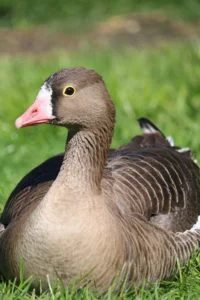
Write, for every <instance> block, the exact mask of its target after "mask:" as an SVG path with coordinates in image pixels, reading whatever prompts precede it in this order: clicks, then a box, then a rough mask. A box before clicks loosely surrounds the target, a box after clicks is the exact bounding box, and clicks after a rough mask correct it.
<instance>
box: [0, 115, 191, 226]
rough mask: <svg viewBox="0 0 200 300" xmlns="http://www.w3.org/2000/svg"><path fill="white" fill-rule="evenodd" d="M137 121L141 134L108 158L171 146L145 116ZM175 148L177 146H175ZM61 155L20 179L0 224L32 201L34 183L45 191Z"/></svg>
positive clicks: (17, 213)
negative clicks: (146, 148) (160, 146)
mask: <svg viewBox="0 0 200 300" xmlns="http://www.w3.org/2000/svg"><path fill="white" fill-rule="evenodd" d="M138 122H139V125H140V127H141V129H142V130H143V132H144V133H143V134H142V135H137V136H135V137H134V138H132V139H131V141H130V142H129V143H127V144H125V145H123V146H121V147H120V148H119V149H117V150H116V149H110V150H109V154H108V160H111V159H113V158H114V157H115V154H117V155H119V153H120V152H119V150H125V149H126V150H127V151H129V152H131V151H135V150H138V149H140V148H144V147H149V146H151V147H152V146H154V145H166V146H173V145H172V144H170V143H171V140H172V138H170V142H169V141H168V138H165V136H164V134H163V133H162V132H161V131H160V130H159V129H158V128H157V127H156V126H155V125H154V124H153V123H152V122H151V121H149V120H148V119H146V118H140V119H138ZM177 149H179V148H178V147H177ZM63 157H64V153H61V154H58V155H56V156H53V157H51V158H49V159H47V160H46V161H45V162H43V163H42V164H40V165H39V166H37V167H36V168H34V169H33V170H31V171H30V172H29V173H28V174H27V175H25V176H24V177H23V178H22V179H21V180H20V182H19V183H18V184H17V186H16V187H15V188H14V190H13V191H12V193H11V194H10V196H9V198H8V200H7V203H6V205H5V208H4V211H3V213H2V215H1V216H0V224H1V226H4V227H6V226H8V224H9V223H10V222H11V221H13V220H14V219H15V218H17V217H18V216H19V214H20V213H21V211H22V210H24V208H25V207H28V206H29V205H31V203H32V201H34V198H33V197H29V193H32V188H34V187H35V186H36V185H37V187H39V185H40V184H42V186H43V189H46V192H47V190H48V189H49V188H50V186H51V184H52V183H53V181H54V180H55V179H56V177H57V175H58V172H59V170H60V167H61V165H62V161H63ZM27 199H28V201H27ZM165 217H166V215H165ZM2 228H3V227H2ZM186 229H187V228H186ZM172 230H173V229H172Z"/></svg>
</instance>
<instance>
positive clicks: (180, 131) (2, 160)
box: [0, 42, 200, 299]
mask: <svg viewBox="0 0 200 300" xmlns="http://www.w3.org/2000/svg"><path fill="white" fill-rule="evenodd" d="M0 65H1V68H0V129H1V138H0V165H1V168H0V178H1V180H0V207H1V208H3V205H4V203H5V201H6V199H7V197H8V195H9V193H10V192H11V190H12V189H13V188H14V186H15V185H16V183H17V182H18V181H19V179H20V178H21V177H22V176H23V175H24V174H26V173H27V172H28V171H29V170H30V169H31V168H33V167H34V166H36V165H38V164H39V163H40V162H42V161H43V160H44V159H46V158H48V157H50V156H52V155H53V154H57V153H59V152H62V151H63V150H64V145H65V138H66V130H65V129H63V128H57V127H54V126H50V125H42V126H38V127H32V128H25V129H21V130H16V129H15V127H14V121H15V119H16V118H17V117H18V116H19V115H20V114H21V113H22V112H23V111H24V110H25V109H26V108H27V107H28V106H29V105H30V104H31V103H32V102H33V100H34V99H35V97H36V94H37V92H38V90H39V87H40V85H41V84H42V82H43V80H45V79H46V77H48V76H49V75H50V74H51V73H52V72H55V71H57V70H58V69H60V68H63V67H71V66H84V67H89V68H94V69H96V70H97V71H98V72H99V73H100V74H102V75H103V78H104V79H105V82H106V84H107V86H108V90H109V91H110V94H111V95H112V98H113V101H114V103H115V105H116V110H117V121H116V129H115V135H114V138H113V146H114V147H117V146H119V145H121V144H123V143H125V142H127V141H128V140H129V139H130V138H131V137H132V136H134V135H135V134H138V133H140V130H139V127H138V125H137V121H136V120H137V118H139V117H141V116H145V117H148V118H150V119H151V120H152V121H153V122H155V124H156V125H157V126H158V127H159V128H161V129H162V130H163V132H164V133H165V134H166V135H172V136H173V137H174V139H175V142H176V144H178V145H180V146H190V147H191V148H192V149H193V150H194V152H195V154H196V157H197V159H200V142H199V124H200V113H199V111H200V85H199V82H200V68H199V65H200V44H199V43H198V42H194V43H193V44H192V45H188V44H180V45H178V44H175V45H172V46H168V47H167V46H166V47H163V48H159V49H139V50H133V49H122V50H120V52H117V53H115V52H114V51H113V50H111V49H110V50H106V51H105V50H104V51H102V50H101V51H99V52H98V51H97V50H95V51H94V49H91V50H87V51H86V50H85V51H84V49H83V50H82V51H81V52H80V53H77V52H74V53H66V52H65V53H62V52H60V53H54V54H49V55H46V56H38V57H34V56H24V57H23V56H21V57H10V56H7V57H6V56H4V57H3V56H2V57H0ZM199 267H200V257H199V256H196V257H194V259H193V260H192V261H191V262H190V263H189V264H188V266H187V267H186V268H184V269H183V270H180V272H179V275H177V276H176V277H173V279H172V280H171V281H168V282H163V283H161V284H157V285H153V286H152V287H151V288H149V289H148V290H145V289H141V290H139V291H137V290H136V289H132V290H131V291H127V292H124V294H123V299H133V298H134V297H136V298H137V299H199V298H198V297H199V296H198V295H200V285H199V280H200V273H199ZM3 295H4V296H3ZM35 297H36V296H35V294H34V293H33V294H31V293H30V294H28V293H27V285H26V284H22V285H21V286H20V287H19V288H16V287H15V288H13V284H11V283H10V284H9V285H7V284H5V283H2V284H0V299H24V298H28V299H29V298H30V299H35ZM59 297H61V299H95V295H94V294H91V293H90V292H89V291H88V290H87V289H83V290H81V291H79V292H78V294H77V292H75V291H74V290H73V288H72V289H69V290H66V291H63V290H62V288H58V289H55V291H53V290H52V292H51V293H50V294H45V295H43V296H41V297H40V298H39V299H49V298H52V299H59ZM181 297H182V298H181ZM117 298H118V296H117V295H115V294H114V293H113V292H112V290H110V291H109V293H108V295H107V296H105V297H104V298H103V297H102V299H117ZM121 299H122V298H121Z"/></svg>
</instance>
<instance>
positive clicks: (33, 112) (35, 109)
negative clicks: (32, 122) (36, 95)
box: [31, 108, 38, 117]
mask: <svg viewBox="0 0 200 300" xmlns="http://www.w3.org/2000/svg"><path fill="white" fill-rule="evenodd" d="M37 112H38V110H37V108H34V109H33V110H32V111H31V115H32V117H34V116H35V115H36V114H37Z"/></svg>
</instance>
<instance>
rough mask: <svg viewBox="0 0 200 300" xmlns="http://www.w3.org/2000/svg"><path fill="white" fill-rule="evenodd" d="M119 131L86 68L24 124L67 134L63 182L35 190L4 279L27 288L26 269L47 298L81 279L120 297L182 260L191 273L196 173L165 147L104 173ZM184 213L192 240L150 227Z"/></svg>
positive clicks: (122, 153)
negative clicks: (53, 288) (157, 218)
mask: <svg viewBox="0 0 200 300" xmlns="http://www.w3.org/2000/svg"><path fill="white" fill-rule="evenodd" d="M114 122H115V108H114V104H113V102H112V100H111V98H110V96H109V93H108V91H107V88H106V86H105V83H104V81H103V79H102V78H101V76H100V75H99V74H97V73H96V72H95V71H93V70H90V69H84V68H70V69H63V70H60V71H58V72H56V73H54V74H53V75H51V76H50V77H49V78H48V79H47V80H46V81H45V82H44V83H43V85H42V87H41V89H40V91H39V94H38V96H37V98H36V101H35V102H34V103H33V104H32V105H31V107H30V108H29V109H28V110H27V111H26V112H25V113H24V114H23V115H22V116H21V117H19V118H18V119H17V120H16V123H15V124H16V127H17V128H21V127H25V126H31V125H36V124H42V123H49V124H53V125H58V126H62V127H67V128H68V130H69V131H68V137H67V144H66V151H65V154H64V158H63V160H62V164H61V168H60V170H59V172H58V175H57V177H56V179H55V180H54V181H53V183H51V184H50V187H49V188H48V189H47V188H46V186H45V187H44V188H43V186H42V184H40V185H39V187H38V186H37V185H36V186H35V187H34V188H32V190H31V191H30V192H29V193H27V202H29V201H31V202H32V205H29V206H26V207H24V208H22V210H21V213H20V214H19V215H18V216H17V218H15V219H13V220H12V221H11V222H10V223H9V224H8V225H7V226H6V227H5V228H4V229H3V231H2V232H1V235H0V274H1V275H2V276H3V277H4V278H5V279H6V280H9V279H14V278H16V279H18V280H19V278H20V260H21V259H23V261H24V278H25V279H27V278H29V277H30V276H33V277H34V278H35V280H34V281H33V283H32V284H33V286H34V287H37V286H38V284H39V281H41V282H42V284H43V287H44V288H46V289H48V283H47V276H48V278H50V280H51V282H54V281H56V280H57V278H58V277H59V278H60V279H61V280H62V281H63V283H64V285H66V286H67V285H70V284H72V283H74V282H75V281H76V280H77V279H79V278H82V281H81V282H79V283H78V287H82V286H84V285H86V284H88V286H89V287H90V289H94V290H97V291H99V292H101V293H103V292H106V291H107V290H108V288H109V286H110V285H111V284H113V283H114V282H116V279H118V281H119V282H118V284H117V288H119V287H120V286H121V285H122V284H124V282H126V283H127V285H138V286H140V285H141V284H142V283H143V282H144V281H146V282H155V281H157V280H162V279H164V278H168V277H169V276H170V275H171V274H172V272H173V271H174V270H176V262H177V259H179V261H180V263H181V264H184V263H185V262H186V261H187V260H188V259H189V258H190V256H191V253H193V250H194V249H197V247H198V243H199V240H200V218H199V217H198V216H199V212H200V203H199V195H200V171H199V168H198V166H197V165H196V164H195V163H194V161H193V160H192V159H191V158H190V157H188V156H187V155H183V153H180V152H178V151H177V150H176V149H173V147H170V146H168V147H166V145H162V144H158V145H153V146H152V147H151V146H148V147H141V148H140V149H136V150H134V151H129V149H127V148H125V149H121V150H118V151H116V153H115V155H114V157H113V158H112V159H110V160H109V159H108V162H107V164H106V160H107V155H108V151H109V147H110V144H111V139H112V135H113V130H114ZM18 197H20V196H18ZM23 197H25V195H24V193H23ZM31 198H34V201H33V200H32V199H31ZM23 203H24V202H23ZM19 204H20V201H19ZM176 211H181V214H180V215H179V222H184V220H185V219H186V218H187V214H188V213H189V215H190V217H189V219H190V221H188V222H189V223H190V222H191V227H190V229H189V230H186V231H182V232H172V231H170V230H166V229H165V228H162V227H161V226H159V225H156V224H152V223H151V222H150V218H151V216H152V215H154V214H158V213H162V214H166V215H167V214H170V213H175V212H176Z"/></svg>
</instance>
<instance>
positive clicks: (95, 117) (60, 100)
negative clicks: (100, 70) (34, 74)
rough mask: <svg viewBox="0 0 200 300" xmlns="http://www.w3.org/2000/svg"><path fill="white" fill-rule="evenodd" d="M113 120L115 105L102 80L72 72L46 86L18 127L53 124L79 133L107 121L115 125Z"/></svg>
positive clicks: (78, 70)
mask: <svg viewBox="0 0 200 300" xmlns="http://www.w3.org/2000/svg"><path fill="white" fill-rule="evenodd" d="M114 119H115V109H114V105H113V103H112V101H111V100H110V97H109V94H108V91H107V89H106V86H105V83H104V81H103V80H102V78H101V76H99V75H98V74H97V73H96V72H95V71H93V70H89V69H84V68H71V69H63V70H60V71H58V72H56V73H54V74H53V75H51V76H50V77H49V78H48V79H47V80H46V81H45V82H44V83H43V85H42V87H41V89H40V91H39V93H38V96H37V98H36V100H35V102H34V103H33V104H32V105H31V106H30V107H29V108H28V110H27V111H26V112H25V113H24V114H23V115H22V116H20V117H19V118H18V119H17V120H16V122H15V125H16V127H17V128H20V127H25V126H31V125H36V124H42V123H50V124H55V125H61V126H65V127H67V128H74V127H75V128H77V129H78V128H93V127H98V125H100V124H101V123H102V122H103V123H105V122H108V120H110V121H111V122H112V123H114ZM104 121H105V122H104Z"/></svg>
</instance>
